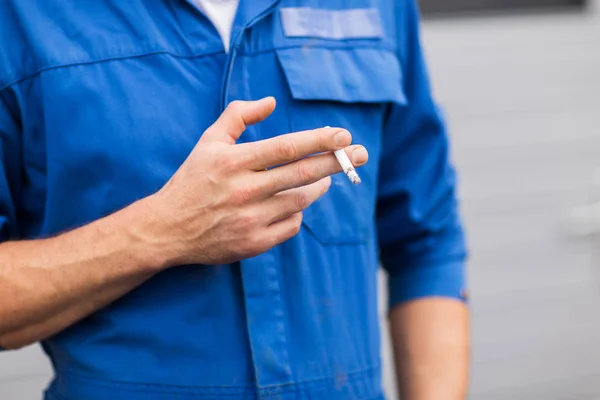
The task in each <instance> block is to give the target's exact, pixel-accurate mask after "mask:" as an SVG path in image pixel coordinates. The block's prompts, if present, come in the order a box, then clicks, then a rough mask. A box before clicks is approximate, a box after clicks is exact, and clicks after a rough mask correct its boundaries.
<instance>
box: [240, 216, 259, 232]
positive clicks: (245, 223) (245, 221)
mask: <svg viewBox="0 0 600 400" xmlns="http://www.w3.org/2000/svg"><path fill="white" fill-rule="evenodd" d="M257 220H258V218H257V217H256V215H255V214H254V213H246V214H243V215H240V216H239V224H240V226H241V228H242V229H245V228H246V229H247V228H248V227H249V226H254V225H255V224H256V222H257Z"/></svg>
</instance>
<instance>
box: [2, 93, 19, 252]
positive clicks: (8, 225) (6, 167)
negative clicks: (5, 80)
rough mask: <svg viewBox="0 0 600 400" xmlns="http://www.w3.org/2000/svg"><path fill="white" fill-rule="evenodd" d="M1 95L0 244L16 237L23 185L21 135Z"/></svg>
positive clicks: (6, 99) (4, 97)
mask: <svg viewBox="0 0 600 400" xmlns="http://www.w3.org/2000/svg"><path fill="white" fill-rule="evenodd" d="M6 90H7V89H5V92H0V243H1V242H4V241H6V240H9V239H12V238H14V237H15V235H16V217H17V215H16V214H17V213H16V203H17V201H16V200H17V196H18V194H19V192H20V185H21V135H20V127H19V124H18V122H17V119H16V118H15V117H14V116H13V114H11V112H10V109H9V103H8V96H7V93H6Z"/></svg>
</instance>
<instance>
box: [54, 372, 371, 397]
mask: <svg viewBox="0 0 600 400" xmlns="http://www.w3.org/2000/svg"><path fill="white" fill-rule="evenodd" d="M379 369H380V366H378V365H377V366H371V367H367V368H364V369H361V370H358V371H353V372H349V373H347V374H346V377H347V378H348V380H351V379H350V378H352V377H355V378H356V379H358V378H359V377H360V376H361V375H364V376H365V377H366V375H367V373H368V372H371V371H373V370H379ZM65 373H67V374H68V375H69V376H70V377H72V378H74V379H76V380H79V381H81V382H82V383H85V384H88V385H90V386H96V387H103V388H111V387H112V388H118V389H120V390H125V391H132V392H144V393H165V394H172V395H176V396H184V395H185V396H190V395H192V396H196V395H211V396H225V397H234V396H240V395H247V396H252V395H255V394H256V393H257V392H261V393H262V394H263V395H265V396H274V395H277V394H284V393H290V392H298V391H307V390H310V389H319V388H325V387H327V384H328V383H329V382H331V381H335V380H336V378H338V376H328V377H324V378H317V379H312V380H304V381H296V382H291V383H285V384H281V385H270V386H262V387H259V388H258V389H257V388H255V387H252V386H237V387H233V386H184V385H161V384H153V383H142V382H140V383H138V382H125V381H118V380H114V379H106V378H102V379H97V378H94V377H91V376H88V375H85V374H82V373H80V372H75V371H73V370H65ZM169 389H171V390H169Z"/></svg>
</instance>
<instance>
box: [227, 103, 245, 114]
mask: <svg viewBox="0 0 600 400" xmlns="http://www.w3.org/2000/svg"><path fill="white" fill-rule="evenodd" d="M242 104H243V103H242V102H241V101H240V100H234V101H232V102H231V103H229V104H228V105H227V110H228V111H229V112H230V113H232V114H239V113H240V112H241V108H242V107H243V105H242Z"/></svg>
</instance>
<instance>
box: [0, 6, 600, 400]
mask: <svg viewBox="0 0 600 400" xmlns="http://www.w3.org/2000/svg"><path fill="white" fill-rule="evenodd" d="M578 3H581V2H580V1H578V0H576V1H573V0H520V1H517V0H506V1H503V0H422V7H423V10H424V11H425V12H426V18H425V21H424V23H423V44H424V47H425V50H426V53H427V56H428V64H429V67H430V71H431V74H432V81H433V87H434V91H435V94H436V97H437V98H438V99H439V101H440V103H441V104H442V105H443V107H444V109H445V111H446V113H447V117H448V121H449V126H450V130H451V135H452V139H453V152H454V159H455V162H456V164H457V166H458V168H459V173H460V175H459V177H460V184H461V200H462V209H463V211H464V215H465V220H466V224H467V228H468V234H469V239H470V244H471V249H472V257H471V261H470V273H469V275H470V284H471V288H472V292H471V296H472V308H473V341H474V343H473V373H472V383H471V397H470V398H471V399H475V400H496V399H498V400H500V399H503V400H506V399H510V400H521V399H523V400H537V399H543V400H595V399H600V269H599V268H600V240H598V238H597V236H596V231H598V232H600V206H599V207H598V208H594V207H593V205H594V204H595V203H596V202H598V204H600V172H599V171H600V169H599V167H600V96H599V95H598V93H600V3H599V2H598V1H596V0H594V1H591V2H588V4H587V6H586V7H585V8H584V9H580V8H578V6H577V5H578ZM548 4H551V5H553V6H556V5H564V6H565V7H564V8H559V9H552V10H547V9H546V8H543V7H541V8H540V7H538V8H536V9H534V10H528V11H524V10H522V9H520V8H518V7H517V8H515V6H528V7H529V6H532V5H543V6H546V5H548ZM506 6H510V8H507V7H506ZM465 10H468V11H476V12H477V13H476V14H475V15H472V14H469V15H464V11H465ZM456 11H459V12H460V13H459V14H456V13H455V12H456ZM448 12H450V13H448ZM383 279H384V277H383V276H382V281H383ZM383 287H385V285H382V288H383ZM384 304H385V293H382V297H381V316H382V321H384V323H385V311H384ZM384 332H386V331H385V329H384ZM383 356H384V360H385V363H386V369H385V377H384V384H385V387H386V391H387V392H388V395H389V398H390V399H392V400H393V399H396V397H395V396H394V382H393V371H392V369H391V359H390V356H391V351H390V348H389V341H388V340H387V337H386V336H384V346H383ZM49 378H50V369H49V366H48V363H47V361H46V359H45V358H44V357H43V356H42V354H41V352H40V350H39V349H38V347H37V346H33V347H30V348H27V349H23V350H20V351H18V352H8V353H3V354H1V355H0V399H1V400H39V399H41V391H42V388H43V387H44V386H45V385H46V383H47V381H48V379H49Z"/></svg>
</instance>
